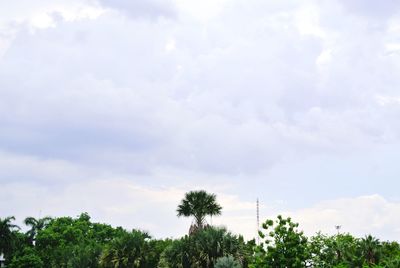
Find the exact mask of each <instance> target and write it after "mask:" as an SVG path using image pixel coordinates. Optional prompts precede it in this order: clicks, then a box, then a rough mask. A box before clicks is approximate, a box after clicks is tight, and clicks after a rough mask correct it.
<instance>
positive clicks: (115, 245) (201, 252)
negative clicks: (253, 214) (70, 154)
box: [0, 191, 400, 268]
mask: <svg viewBox="0 0 400 268" xmlns="http://www.w3.org/2000/svg"><path fill="white" fill-rule="evenodd" d="M220 211H221V207H220V206H219V205H218V204H217V203H216V201H215V195H209V194H207V193H206V192H204V191H199V192H189V193H188V194H187V195H186V197H185V199H184V200H182V204H181V205H180V206H179V207H178V214H180V215H182V216H189V215H191V216H194V217H195V219H196V226H197V227H198V228H197V229H196V231H195V232H192V233H190V235H186V236H184V237H182V238H180V239H164V240H156V239H152V238H151V237H150V235H149V234H147V233H145V232H142V231H138V230H133V231H126V230H124V229H122V228H121V227H117V228H113V227H111V226H110V225H107V224H100V223H93V222H91V220H90V217H89V215H88V214H86V213H83V214H81V215H79V216H78V217H76V218H71V217H59V218H54V219H50V218H43V219H35V218H32V217H29V218H26V219H25V224H26V225H28V226H29V227H30V229H29V230H28V232H26V233H24V232H20V231H19V227H18V226H16V225H15V224H13V221H14V220H15V219H14V217H8V218H4V219H0V251H1V252H2V253H4V256H5V259H6V265H7V267H9V268H28V267H29V268H76V267H79V268H80V267H82V268H83V267H84V268H136V267H137V268H153V267H160V268H214V267H215V268H223V267H234V268H237V267H244V268H247V267H253V268H260V267H267V268H268V267H270V268H300V267H301V268H303V267H310V268H311V267H312V268H328V267H329V268H331V267H334V268H335V267H336V268H344V267H346V268H347V267H350V268H368V267H374V268H380V267H385V268H400V245H399V243H398V242H389V241H386V242H381V241H379V240H378V239H376V238H374V237H373V236H371V235H368V236H365V237H364V238H356V237H353V236H352V235H350V234H337V235H333V236H329V235H324V234H321V233H317V234H316V235H315V236H312V237H311V238H310V239H308V238H306V237H305V236H304V234H303V233H302V232H301V231H299V230H298V224H297V223H294V222H292V220H291V219H290V218H282V217H281V216H278V218H277V219H276V220H275V221H273V220H267V221H266V222H265V223H264V224H263V225H262V227H263V231H260V237H261V238H262V243H261V244H260V245H259V246H256V244H255V240H254V239H253V240H250V241H248V242H245V241H244V239H243V237H242V236H240V235H239V236H237V235H233V234H232V233H230V232H228V231H227V230H226V229H225V228H216V227H212V226H209V225H207V224H205V218H204V217H205V216H206V215H217V214H219V213H220Z"/></svg>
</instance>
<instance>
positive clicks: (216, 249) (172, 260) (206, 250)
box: [159, 227, 251, 268]
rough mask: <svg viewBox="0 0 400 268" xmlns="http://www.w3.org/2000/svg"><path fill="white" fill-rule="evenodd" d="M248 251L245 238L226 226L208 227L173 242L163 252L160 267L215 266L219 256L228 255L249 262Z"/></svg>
mask: <svg viewBox="0 0 400 268" xmlns="http://www.w3.org/2000/svg"><path fill="white" fill-rule="evenodd" d="M248 253H249V251H248V250H247V248H246V244H245V242H244V241H243V238H241V237H237V236H235V235H233V234H231V233H230V232H228V231H227V230H226V229H225V228H215V227H207V228H204V229H202V230H199V231H198V232H195V233H194V234H193V235H190V236H185V237H183V238H182V239H180V240H177V241H174V242H173V243H171V245H169V246H168V247H167V248H166V249H165V251H164V252H163V254H162V256H161V260H160V263H159V267H183V268H185V267H206V268H207V267H214V264H215V262H216V260H217V259H218V258H220V257H223V256H227V255H231V256H234V257H235V258H236V259H237V260H240V261H241V262H242V263H246V264H247V262H248V259H249V258H250V255H248ZM250 254H251V253H250ZM246 266H247V265H246Z"/></svg>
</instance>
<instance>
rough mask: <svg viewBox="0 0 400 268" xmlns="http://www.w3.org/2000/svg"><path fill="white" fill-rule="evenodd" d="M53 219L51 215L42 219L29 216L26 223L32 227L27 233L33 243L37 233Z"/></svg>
mask: <svg viewBox="0 0 400 268" xmlns="http://www.w3.org/2000/svg"><path fill="white" fill-rule="evenodd" d="M50 221H51V218H50V217H44V218H41V219H35V218H34V217H27V218H26V219H25V220H24V223H25V225H27V226H30V227H31V229H30V230H29V231H28V232H27V233H26V234H27V235H28V238H29V241H30V242H31V243H32V244H33V242H34V241H35V239H36V235H37V233H38V232H39V231H41V230H43V229H44V228H45V227H46V226H47V225H48V224H49V222H50Z"/></svg>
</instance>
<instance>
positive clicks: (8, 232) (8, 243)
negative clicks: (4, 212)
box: [0, 217, 19, 258]
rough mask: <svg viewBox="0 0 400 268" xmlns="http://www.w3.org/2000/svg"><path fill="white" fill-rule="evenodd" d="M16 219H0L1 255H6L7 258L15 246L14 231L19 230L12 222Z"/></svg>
mask: <svg viewBox="0 0 400 268" xmlns="http://www.w3.org/2000/svg"><path fill="white" fill-rule="evenodd" d="M14 220H15V217H6V218H4V219H1V218H0V255H1V254H4V256H5V257H6V258H7V256H8V255H9V253H11V249H12V246H13V243H12V242H13V241H12V240H13V237H14V230H15V229H19V227H18V226H17V225H15V224H12V221H14Z"/></svg>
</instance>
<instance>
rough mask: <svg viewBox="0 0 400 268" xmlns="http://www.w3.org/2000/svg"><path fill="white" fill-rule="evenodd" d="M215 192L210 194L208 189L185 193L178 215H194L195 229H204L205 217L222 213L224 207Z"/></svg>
mask: <svg viewBox="0 0 400 268" xmlns="http://www.w3.org/2000/svg"><path fill="white" fill-rule="evenodd" d="M216 199H217V197H216V195H215V194H209V193H207V192H206V191H203V190H201V191H190V192H188V193H186V194H185V198H184V199H183V200H182V201H181V203H180V205H179V206H178V209H177V212H178V217H180V216H185V217H190V216H193V217H194V219H195V225H194V227H195V229H202V228H203V227H204V226H205V217H206V216H207V215H209V216H214V215H220V214H221V211H222V207H221V206H220V205H219V204H218V203H217V201H216Z"/></svg>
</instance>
